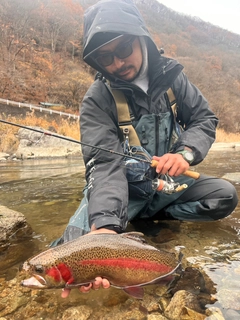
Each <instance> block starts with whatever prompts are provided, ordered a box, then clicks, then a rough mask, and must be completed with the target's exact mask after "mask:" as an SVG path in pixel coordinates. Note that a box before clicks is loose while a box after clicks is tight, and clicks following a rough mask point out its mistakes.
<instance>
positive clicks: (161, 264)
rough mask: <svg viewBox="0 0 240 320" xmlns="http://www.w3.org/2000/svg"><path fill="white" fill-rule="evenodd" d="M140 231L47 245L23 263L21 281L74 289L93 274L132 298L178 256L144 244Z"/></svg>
mask: <svg viewBox="0 0 240 320" xmlns="http://www.w3.org/2000/svg"><path fill="white" fill-rule="evenodd" d="M142 236H143V234H141V233H137V232H129V233H123V234H111V233H101V234H89V235H84V236H81V237H79V238H77V239H76V240H72V241H69V242H67V243H65V244H62V245H59V246H57V247H54V248H50V249H48V250H46V251H44V252H42V253H40V254H38V255H37V256H35V257H33V258H31V259H29V260H27V261H26V262H25V263H24V264H23V270H24V271H25V272H27V274H29V275H31V276H32V277H31V278H29V279H26V280H23V281H22V283H21V284H22V285H23V286H25V287H30V288H39V289H45V288H74V287H79V286H81V285H85V284H89V283H90V282H92V281H94V279H95V278H96V277H97V276H100V277H103V278H106V279H108V280H109V282H110V284H111V286H113V287H116V288H121V289H123V290H124V291H125V292H127V293H128V294H130V295H131V296H134V297H135V298H140V299H141V298H142V297H143V288H142V287H143V286H145V285H148V284H155V283H158V282H160V280H162V279H163V278H164V279H166V278H167V277H169V276H170V275H172V274H173V273H174V272H175V271H176V270H177V269H178V268H179V267H180V265H181V256H180V257H179V260H178V261H177V260H176V257H175V254H173V253H169V252H166V251H161V250H158V249H157V248H155V247H153V246H151V245H148V244H146V243H145V240H144V238H143V237H142Z"/></svg>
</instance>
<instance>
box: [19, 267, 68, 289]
mask: <svg viewBox="0 0 240 320" xmlns="http://www.w3.org/2000/svg"><path fill="white" fill-rule="evenodd" d="M22 270H23V271H24V272H25V273H27V274H28V275H30V276H31V277H30V278H28V279H25V280H23V281H22V282H21V285H22V286H24V287H28V288H32V289H50V288H64V287H65V286H66V284H67V283H71V279H72V273H71V270H70V269H69V267H68V266H67V265H65V264H64V263H59V264H56V265H50V266H48V265H44V264H40V263H37V264H34V263H31V261H26V262H25V263H24V264H23V267H22Z"/></svg>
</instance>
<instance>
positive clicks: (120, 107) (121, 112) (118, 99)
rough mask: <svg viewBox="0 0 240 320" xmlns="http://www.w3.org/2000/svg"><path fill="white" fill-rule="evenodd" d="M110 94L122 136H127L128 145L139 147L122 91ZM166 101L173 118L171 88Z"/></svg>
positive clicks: (114, 91) (174, 105)
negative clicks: (115, 107)
mask: <svg viewBox="0 0 240 320" xmlns="http://www.w3.org/2000/svg"><path fill="white" fill-rule="evenodd" d="M111 92H112V94H113V97H114V99H115V103H116V106H117V112H118V125H119V128H120V129H121V130H122V132H123V135H124V136H126V135H127V136H128V138H129V141H130V144H131V145H132V146H141V143H140V140H139V138H138V135H137V133H136V131H135V129H134V127H133V125H132V121H131V117H130V112H129V108H128V103H127V100H126V97H125V95H124V94H123V92H122V91H120V90H116V89H112V88H111ZM167 95H168V99H169V102H170V106H171V108H172V112H173V115H174V118H176V116H177V103H176V98H175V96H174V93H173V91H172V89H171V88H169V89H168V90H167Z"/></svg>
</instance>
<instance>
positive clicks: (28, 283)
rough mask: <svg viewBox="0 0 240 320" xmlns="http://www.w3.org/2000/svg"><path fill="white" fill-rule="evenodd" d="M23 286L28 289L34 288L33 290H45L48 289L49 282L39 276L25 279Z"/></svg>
mask: <svg viewBox="0 0 240 320" xmlns="http://www.w3.org/2000/svg"><path fill="white" fill-rule="evenodd" d="M21 285H22V286H23V287H28V288H32V289H44V288H47V282H46V280H45V279H44V278H43V277H41V276H39V275H36V274H35V275H33V276H32V277H31V278H29V279H25V280H23V281H22V282H21Z"/></svg>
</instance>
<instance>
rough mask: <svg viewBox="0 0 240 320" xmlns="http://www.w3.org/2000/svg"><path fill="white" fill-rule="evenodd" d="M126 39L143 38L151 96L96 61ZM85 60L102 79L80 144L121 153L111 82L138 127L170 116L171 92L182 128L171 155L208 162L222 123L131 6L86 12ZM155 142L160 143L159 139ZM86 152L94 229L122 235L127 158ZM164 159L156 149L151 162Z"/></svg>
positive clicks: (89, 96) (92, 93)
mask: <svg viewBox="0 0 240 320" xmlns="http://www.w3.org/2000/svg"><path fill="white" fill-rule="evenodd" d="M123 34H130V35H135V36H140V37H144V38H145V42H146V44H147V51H148V74H149V88H148V91H147V92H144V91H143V90H142V89H141V88H139V87H138V86H136V85H134V84H133V83H129V82H127V81H124V80H121V79H118V78H115V77H114V76H112V75H110V74H108V73H106V71H105V70H104V69H101V67H100V66H99V65H97V64H96V62H95V60H94V59H93V57H94V53H95V51H96V50H97V49H98V48H99V47H101V46H102V45H104V44H106V43H108V42H109V41H111V40H113V39H115V38H116V37H118V36H120V35H123ZM83 59H84V61H85V62H86V63H88V64H89V65H90V66H91V67H93V68H95V69H96V70H97V71H98V72H100V73H101V74H102V76H103V77H100V78H97V79H96V80H95V81H94V83H93V84H92V85H91V87H90V88H89V90H88V91H87V93H86V95H85V97H84V99H83V102H82V107H81V115H80V128H81V140H82V142H84V143H87V144H90V145H95V146H98V147H102V148H104V149H107V150H113V151H115V152H118V153H122V152H123V149H122V145H121V140H120V132H119V126H118V117H117V109H116V103H115V101H114V98H113V96H112V93H111V90H109V87H108V85H106V83H105V81H103V78H106V79H108V80H109V82H110V85H111V87H112V88H115V89H118V90H121V91H122V92H123V93H124V95H125V96H126V99H127V101H128V104H129V108H130V112H131V114H133V115H134V118H135V121H134V123H135V125H136V126H137V124H138V123H139V121H141V119H143V117H149V116H153V117H154V118H156V119H158V118H161V116H162V115H163V114H165V113H166V112H169V109H170V106H169V101H168V99H167V98H166V91H167V90H168V89H169V88H170V87H171V88H172V90H173V92H174V95H175V97H176V101H177V106H178V109H177V121H178V122H179V123H180V124H181V125H182V127H183V128H184V131H183V132H182V134H181V135H180V137H179V138H178V140H177V142H176V143H175V144H174V145H173V146H172V147H171V152H176V151H178V150H182V149H183V148H184V147H185V146H187V147H189V148H191V149H192V150H193V152H194V156H195V159H194V162H193V164H198V163H199V162H201V161H202V160H203V159H204V157H205V156H206V154H207V153H208V151H209V148H210V147H211V145H212V143H213V142H214V139H215V128H216V126H217V122H218V120H217V118H216V116H215V115H214V114H213V112H212V111H211V110H210V108H209V106H208V103H207V101H206V99H205V98H204V96H203V95H202V93H201V92H200V91H199V90H198V89H197V88H196V87H195V86H194V85H193V84H191V83H190V81H189V80H188V79H187V77H186V75H185V74H184V73H183V72H182V69H183V67H182V65H180V64H179V63H178V62H177V61H176V60H172V59H169V58H166V57H163V56H161V55H160V53H159V51H158V48H157V47H156V45H155V43H154V41H153V40H152V38H151V36H150V34H149V32H148V30H147V28H146V25H145V23H144V21H143V19H142V17H141V15H140V13H139V11H138V9H137V8H136V6H135V5H134V4H133V3H132V2H131V1H128V2H124V1H117V0H103V1H99V2H98V3H97V4H96V5H93V6H92V7H90V8H89V9H88V10H87V11H86V13H85V16H84V50H83ZM173 121H174V119H173V117H172V122H173ZM153 131H156V130H155V129H154V130H153ZM169 134H170V133H169ZM168 138H169V137H168ZM156 139H157V140H158V137H156ZM168 151H169V150H165V152H168ZM82 152H83V157H84V162H85V165H86V180H87V186H88V201H89V204H88V213H89V224H90V226H92V224H93V223H94V224H95V227H96V228H97V229H98V228H101V227H107V226H116V227H117V228H119V230H124V229H125V228H126V225H127V222H128V219H127V207H128V197H129V192H128V181H127V178H126V168H125V164H124V159H123V157H121V156H119V155H117V154H115V153H113V152H105V151H102V150H99V149H94V148H90V147H83V148H82ZM162 154H163V151H161V150H160V151H159V150H158V149H157V148H156V149H155V150H153V151H152V152H151V156H153V155H157V156H161V155H162Z"/></svg>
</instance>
